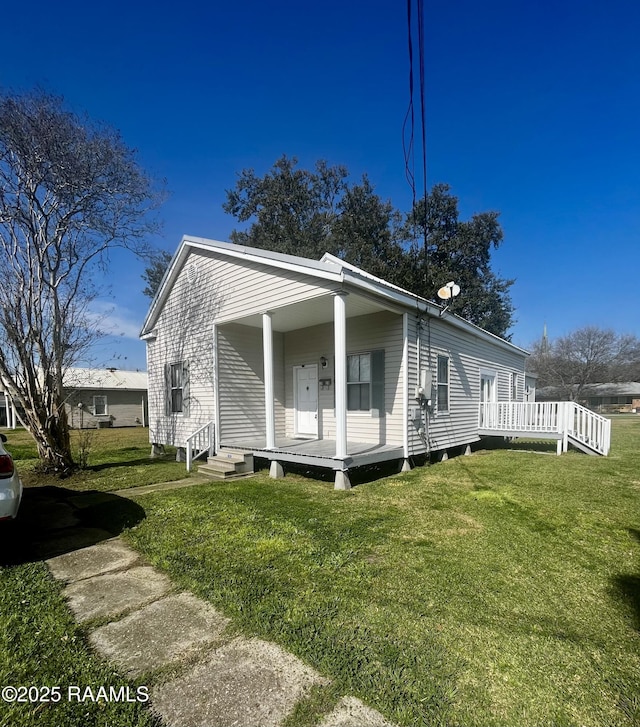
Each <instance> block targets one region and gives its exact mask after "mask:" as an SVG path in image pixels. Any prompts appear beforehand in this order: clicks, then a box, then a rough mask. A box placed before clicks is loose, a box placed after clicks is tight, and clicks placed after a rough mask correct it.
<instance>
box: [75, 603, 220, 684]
mask: <svg viewBox="0 0 640 727" xmlns="http://www.w3.org/2000/svg"><path fill="white" fill-rule="evenodd" d="M228 623H229V619H228V618H225V617H224V616H223V615H222V614H220V613H218V612H217V611H216V610H215V609H214V608H212V607H211V606H209V605H208V604H207V603H205V602H204V601H202V600H200V599H199V598H196V597H195V596H193V595H192V594H191V593H178V594H175V595H170V596H166V597H165V598H162V599H160V600H159V601H155V602H154V603H151V604H149V605H148V606H145V607H144V608H141V609H140V610H139V611H135V612H134V613H131V614H129V615H128V616H125V617H124V618H123V619H122V620H120V621H116V622H114V623H109V624H106V625H105V626H101V627H100V628H98V629H96V630H95V631H94V632H93V633H92V634H91V635H90V637H89V639H90V641H91V643H92V644H93V646H94V647H95V648H96V649H97V650H98V651H100V652H101V653H102V654H103V655H104V656H106V657H107V658H108V659H111V660H112V661H113V662H115V664H116V665H117V666H118V667H119V668H120V669H122V670H123V671H126V672H127V673H129V674H130V675H132V676H137V675H140V674H143V673H145V672H149V671H152V670H154V669H158V668H160V667H162V666H166V665H167V664H171V663H172V662H175V661H176V660H178V659H182V658H184V657H185V656H187V655H188V654H189V653H190V652H192V651H193V650H194V649H195V648H197V647H200V646H205V645H207V644H211V643H213V642H215V641H217V640H219V639H220V637H221V635H222V632H223V631H224V629H225V628H226V626H227V624H228Z"/></svg>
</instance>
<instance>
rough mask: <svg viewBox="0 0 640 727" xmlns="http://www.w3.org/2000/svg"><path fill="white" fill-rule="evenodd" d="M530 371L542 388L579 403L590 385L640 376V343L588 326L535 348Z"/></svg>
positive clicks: (537, 345) (540, 343)
mask: <svg viewBox="0 0 640 727" xmlns="http://www.w3.org/2000/svg"><path fill="white" fill-rule="evenodd" d="M530 367H531V369H532V371H534V372H535V373H537V374H538V385H539V386H541V387H542V386H554V387H556V388H557V389H558V393H559V394H560V396H561V397H562V398H563V399H569V400H573V401H576V400H578V399H579V398H580V396H581V394H582V392H583V390H584V388H585V386H587V385H589V384H596V383H609V382H619V381H629V380H630V379H632V378H633V377H635V376H636V375H637V374H638V373H640V341H639V340H638V339H637V338H636V337H635V336H632V335H628V334H619V333H616V332H615V331H613V330H611V329H602V328H598V327H597V326H586V327H585V328H580V329H578V330H576V331H573V333H570V334H568V335H567V336H561V337H560V338H557V339H555V340H553V341H547V340H546V338H544V339H542V340H541V341H539V342H537V343H536V344H534V346H533V350H532V356H531V359H530Z"/></svg>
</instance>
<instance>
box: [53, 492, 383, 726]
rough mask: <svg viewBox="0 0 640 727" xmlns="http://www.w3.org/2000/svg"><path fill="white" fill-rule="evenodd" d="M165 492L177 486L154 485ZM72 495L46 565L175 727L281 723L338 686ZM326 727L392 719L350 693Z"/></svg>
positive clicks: (111, 656) (110, 655) (102, 648)
mask: <svg viewBox="0 0 640 727" xmlns="http://www.w3.org/2000/svg"><path fill="white" fill-rule="evenodd" d="M191 484H196V482H193V480H192V481H191ZM174 486H177V487H181V486H186V483H185V482H180V483H174ZM165 488H171V485H170V484H169V483H168V484H167V485H166V486H163V485H159V486H155V487H154V488H153V489H152V490H151V489H150V490H149V491H156V490H158V489H165ZM119 494H120V493H113V494H111V495H109V496H108V497H111V498H113V496H114V495H119ZM132 494H134V493H133V492H124V491H123V493H122V495H124V496H125V497H127V496H130V495H132ZM135 494H136V495H141V494H143V493H142V492H141V491H140V490H138V491H137V492H136V493H135ZM83 497H85V499H86V496H83ZM97 497H98V499H99V493H97ZM71 500H73V498H69V499H68V500H67V501H66V502H65V503H63V504H62V505H61V506H60V507H59V508H58V509H59V510H60V512H59V513H58V515H59V517H60V518H61V522H63V523H64V526H63V527H62V530H60V529H58V530H56V531H54V532H52V533H51V536H52V537H51V538H49V539H47V542H46V543H41V544H40V547H41V549H42V551H43V552H47V551H48V552H49V553H51V552H52V551H53V552H58V553H60V554H59V555H53V557H49V558H47V559H46V561H45V562H46V563H47V564H48V566H49V568H50V570H51V572H52V574H53V576H54V577H55V578H57V579H59V580H61V581H63V582H64V583H65V584H66V585H65V589H64V594H65V597H66V598H67V601H68V603H69V607H70V608H71V610H72V611H73V613H74V614H75V617H76V619H77V620H78V621H79V622H80V623H84V624H86V626H87V628H88V631H89V639H90V642H91V644H92V645H93V647H94V648H95V649H96V651H98V652H99V653H100V654H101V655H103V656H104V657H105V658H107V659H108V660H109V661H111V662H112V663H113V664H114V665H115V666H116V667H117V668H118V669H119V670H120V671H121V672H122V673H123V674H127V675H129V676H131V677H138V678H142V679H145V680H149V683H150V685H151V688H150V696H151V708H152V709H153V711H154V712H155V713H156V714H158V715H159V716H160V717H161V718H162V719H163V720H164V722H165V723H166V724H167V725H168V726H169V727H237V726H240V727H245V726H246V727H272V726H273V727H275V726H276V725H280V724H282V722H283V720H285V719H286V717H287V716H288V715H289V714H290V713H291V712H292V710H293V709H294V707H295V706H296V704H297V703H298V702H299V701H300V700H303V699H305V698H306V697H307V696H308V695H309V693H310V689H311V687H313V686H316V685H317V686H322V685H328V684H329V683H330V682H329V680H328V679H326V678H325V677H323V676H322V675H320V674H318V672H316V671H315V670H314V669H312V668H311V667H309V666H308V665H306V664H304V663H303V662H302V661H300V659H298V658H296V657H295V656H293V655H292V654H289V653H287V652H286V651H284V650H283V649H281V648H280V647H279V646H277V645H276V644H273V643H269V642H266V641H262V640H260V639H256V638H251V639H250V638H244V637H242V636H240V637H238V636H235V635H233V634H231V633H230V631H231V630H230V629H227V626H229V621H228V619H226V618H225V617H224V616H223V615H222V614H221V613H219V612H218V611H216V610H215V609H214V608H212V607H211V605H209V604H208V603H206V602H205V601H203V600H201V599H199V598H196V597H195V596H194V595H193V594H191V593H188V592H185V591H182V592H178V591H177V589H176V588H175V587H174V586H173V584H172V583H171V581H170V580H169V578H168V577H167V576H166V575H164V574H162V573H160V572H159V571H157V570H156V569H155V568H152V567H151V566H149V565H148V564H147V563H145V562H144V560H143V559H142V557H141V556H140V555H139V554H138V553H137V552H136V551H134V550H133V549H131V548H130V547H129V546H128V545H126V544H125V543H124V542H123V541H122V539H120V538H118V537H115V538H113V537H111V538H108V537H107V538H106V539H105V538H104V536H105V535H107V534H106V533H103V534H102V535H100V534H99V531H93V532H85V531H87V530H89V531H91V529H90V528H88V529H87V528H83V527H82V523H81V519H82V518H81V517H78V516H77V512H78V509H79V508H81V506H82V497H81V498H80V499H79V500H78V502H75V503H74V502H72V501H71ZM49 504H51V503H49ZM92 539H93V543H94V544H92V545H87V546H84V547H83V542H86V540H88V541H89V542H91V540H92ZM63 543H64V544H65V545H64V546H63ZM69 543H73V547H69ZM114 727H116V726H114ZM319 727H393V725H391V724H390V723H389V722H388V721H386V720H385V718H384V717H383V716H382V715H381V714H380V713H379V712H377V711H375V710H373V709H371V708H370V707H367V706H366V705H365V704H363V703H362V702H361V701H360V700H358V699H356V698H355V697H350V696H345V697H344V698H342V699H341V700H340V701H339V702H338V704H337V705H336V706H335V708H334V710H333V711H332V712H330V713H329V714H326V715H324V717H322V719H321V720H320V722H319Z"/></svg>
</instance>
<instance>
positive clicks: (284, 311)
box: [216, 293, 400, 333]
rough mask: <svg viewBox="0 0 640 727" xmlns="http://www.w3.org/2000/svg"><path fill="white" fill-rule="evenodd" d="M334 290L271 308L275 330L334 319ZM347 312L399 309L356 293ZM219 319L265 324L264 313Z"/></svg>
mask: <svg viewBox="0 0 640 727" xmlns="http://www.w3.org/2000/svg"><path fill="white" fill-rule="evenodd" d="M333 298H334V296H333V294H329V295H321V296H318V297H316V298H309V299H307V300H303V301H299V302H297V303H292V304H290V305H287V306H283V307H282V308H271V309H270V313H271V317H272V325H273V330H274V331H279V332H281V333H287V332H289V331H295V330H299V329H302V328H310V327H311V326H316V325H320V324H322V323H333V318H334V310H333ZM345 304H346V316H347V318H355V317H357V316H364V315H368V314H370V313H379V312H381V311H388V310H392V311H395V312H398V313H400V311H399V310H395V309H394V306H390V305H385V304H384V303H383V302H381V301H377V300H373V299H371V298H369V297H367V296H362V295H358V294H357V293H354V294H352V295H348V296H346V300H345ZM216 323H217V324H218V325H224V324H225V323H240V324H242V325H245V326H251V327H252V328H262V323H263V321H262V314H253V315H249V316H243V317H233V318H228V319H225V318H219V319H218V320H217V321H216Z"/></svg>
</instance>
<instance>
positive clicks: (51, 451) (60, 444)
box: [25, 406, 76, 476]
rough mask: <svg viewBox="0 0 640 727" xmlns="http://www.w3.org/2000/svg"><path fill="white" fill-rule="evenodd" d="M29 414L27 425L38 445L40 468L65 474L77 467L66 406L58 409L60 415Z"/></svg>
mask: <svg viewBox="0 0 640 727" xmlns="http://www.w3.org/2000/svg"><path fill="white" fill-rule="evenodd" d="M26 414H27V417H26V418H27V421H25V424H26V425H27V427H28V429H29V431H30V432H31V434H32V436H33V438H34V439H35V441H36V445H37V447H38V457H39V458H40V468H41V470H42V471H44V472H51V473H55V474H59V475H61V476H65V475H68V474H70V473H71V472H72V471H73V470H74V469H75V468H76V465H75V462H74V461H73V455H72V453H71V438H70V433H69V424H68V421H67V413H66V411H65V409H64V406H63V407H61V409H60V410H59V411H58V416H51V415H50V416H46V415H45V416H44V417H42V419H41V418H40V417H34V416H33V415H32V414H31V413H30V412H28V413H26Z"/></svg>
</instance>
